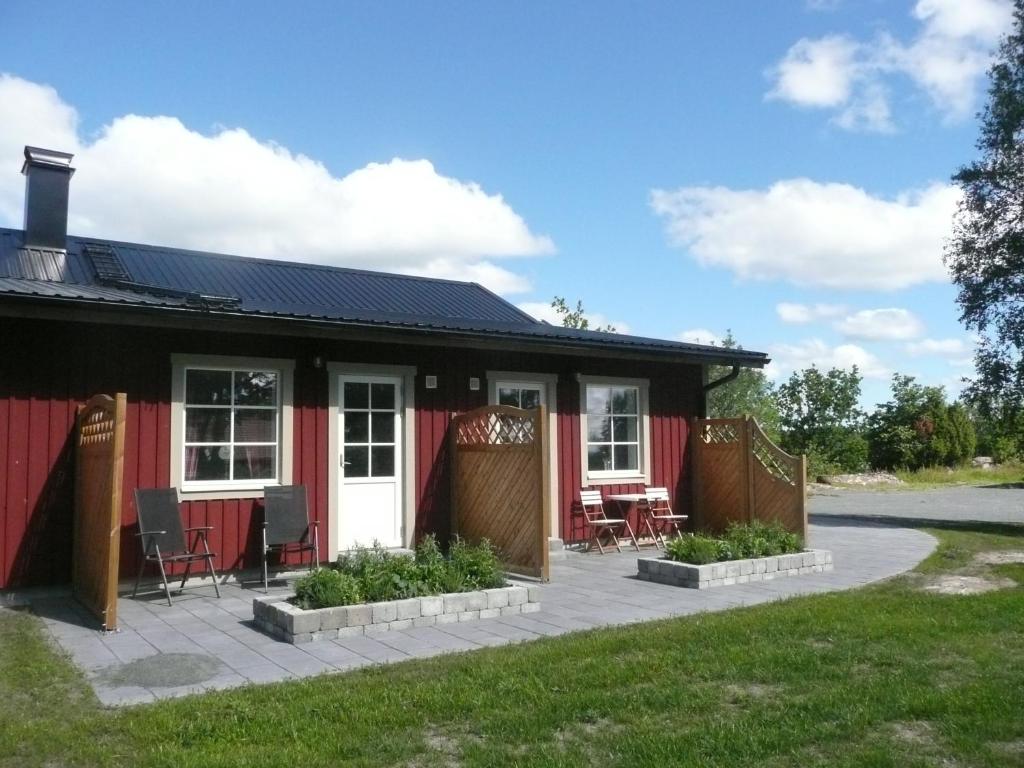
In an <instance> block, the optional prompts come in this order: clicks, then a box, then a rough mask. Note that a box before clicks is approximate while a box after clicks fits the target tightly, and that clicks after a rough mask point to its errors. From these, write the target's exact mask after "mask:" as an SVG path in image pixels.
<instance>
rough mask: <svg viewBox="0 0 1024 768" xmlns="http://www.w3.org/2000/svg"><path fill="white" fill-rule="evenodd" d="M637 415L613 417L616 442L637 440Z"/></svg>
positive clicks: (613, 431) (613, 432)
mask: <svg viewBox="0 0 1024 768" xmlns="http://www.w3.org/2000/svg"><path fill="white" fill-rule="evenodd" d="M636 422H637V417H636V416H614V417H612V434H614V435H615V442H616V443H635V442H636Z"/></svg>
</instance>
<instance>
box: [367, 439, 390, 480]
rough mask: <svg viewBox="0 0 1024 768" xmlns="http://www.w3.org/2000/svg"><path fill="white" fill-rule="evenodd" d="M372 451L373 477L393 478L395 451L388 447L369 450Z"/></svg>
mask: <svg viewBox="0 0 1024 768" xmlns="http://www.w3.org/2000/svg"><path fill="white" fill-rule="evenodd" d="M370 450H371V451H373V462H372V467H373V476H374V477H394V476H395V449H394V447H393V446H390V445H383V446H377V445H375V446H374V447H373V448H371V449H370Z"/></svg>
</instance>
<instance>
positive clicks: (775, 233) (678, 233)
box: [650, 179, 960, 290]
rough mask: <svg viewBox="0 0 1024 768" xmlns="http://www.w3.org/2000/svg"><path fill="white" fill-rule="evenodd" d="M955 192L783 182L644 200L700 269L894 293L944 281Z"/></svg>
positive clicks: (682, 191) (942, 187) (936, 187)
mask: <svg viewBox="0 0 1024 768" xmlns="http://www.w3.org/2000/svg"><path fill="white" fill-rule="evenodd" d="M959 196H960V192H959V190H958V189H957V188H956V187H953V186H950V185H946V184H932V185H931V186H929V187H926V188H925V189H922V190H917V191H911V192H905V193H903V194H900V195H898V196H897V197H896V198H894V199H885V198H881V197H875V196H873V195H871V194H869V193H868V192H866V191H865V190H863V189H860V188H858V187H854V186H851V185H849V184H835V183H831V184H829V183H819V182H816V181H812V180H810V179H789V180H784V181H779V182H776V183H775V184H773V185H772V186H771V187H769V188H768V189H764V190H759V189H729V188H727V187H681V188H679V189H676V190H660V189H656V190H654V191H652V192H651V199H650V203H651V207H652V209H653V210H654V212H655V213H657V214H658V215H660V216H661V217H663V218H664V220H665V226H666V229H667V232H668V236H669V239H670V240H671V242H672V243H673V244H675V245H677V246H679V247H680V248H683V249H685V250H687V251H689V253H690V254H691V255H692V256H693V257H694V258H696V259H697V261H698V262H700V263H701V264H704V265H706V266H713V267H725V268H726V269H729V270H731V271H732V272H733V273H735V274H736V275H737V276H738V277H740V278H746V279H755V280H779V279H781V280H789V281H791V282H793V283H797V284H801V285H817V286H826V287H829V288H850V289H857V288H865V289H875V290H896V289H900V288H905V287H907V286H910V285H915V284H919V283H926V282H945V281H947V280H948V279H949V278H948V275H947V273H946V269H945V267H944V266H943V264H942V252H943V241H944V240H945V239H946V237H948V235H949V233H950V228H951V222H952V217H953V213H954V211H955V210H956V205H957V202H958V200H959V199H960V198H959Z"/></svg>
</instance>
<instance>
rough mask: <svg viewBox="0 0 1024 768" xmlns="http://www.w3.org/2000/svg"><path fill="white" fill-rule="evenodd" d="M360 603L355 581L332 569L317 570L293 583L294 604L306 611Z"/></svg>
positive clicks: (361, 599)
mask: <svg viewBox="0 0 1024 768" xmlns="http://www.w3.org/2000/svg"><path fill="white" fill-rule="evenodd" d="M362 601H363V596H362V595H361V594H360V592H359V583H358V582H357V581H356V579H355V578H354V577H353V576H351V575H350V574H347V573H342V572H341V571H336V570H334V569H333V568H317V569H316V570H315V571H313V572H312V573H310V574H308V575H306V576H303V577H302V578H301V579H299V580H298V581H296V582H295V601H294V602H295V604H296V605H297V606H299V608H303V609H306V610H309V609H311V608H333V607H334V606H337V605H353V604H355V603H361V602H362Z"/></svg>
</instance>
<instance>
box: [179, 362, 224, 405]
mask: <svg viewBox="0 0 1024 768" xmlns="http://www.w3.org/2000/svg"><path fill="white" fill-rule="evenodd" d="M185 404H186V405H231V371H199V370H188V371H185Z"/></svg>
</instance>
